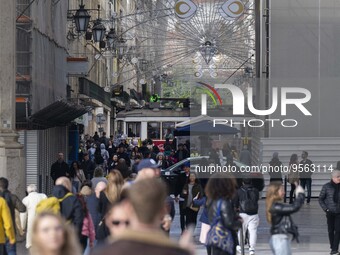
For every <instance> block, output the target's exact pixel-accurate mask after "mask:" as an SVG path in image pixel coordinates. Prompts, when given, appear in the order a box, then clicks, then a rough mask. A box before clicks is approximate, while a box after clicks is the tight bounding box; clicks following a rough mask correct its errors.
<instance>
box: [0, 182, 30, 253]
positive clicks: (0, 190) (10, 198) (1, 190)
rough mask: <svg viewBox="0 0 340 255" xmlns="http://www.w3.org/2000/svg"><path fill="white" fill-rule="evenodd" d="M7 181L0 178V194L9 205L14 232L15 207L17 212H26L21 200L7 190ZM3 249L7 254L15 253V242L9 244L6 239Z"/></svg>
mask: <svg viewBox="0 0 340 255" xmlns="http://www.w3.org/2000/svg"><path fill="white" fill-rule="evenodd" d="M8 186H9V182H8V180H7V179H6V178H4V177H1V178H0V196H1V197H3V198H4V199H5V201H6V203H7V205H8V207H9V210H10V213H11V217H12V225H13V226H14V232H16V227H15V226H16V224H15V209H16V210H18V211H19V212H21V213H23V212H26V206H25V205H24V204H23V203H22V202H21V200H20V199H19V198H18V197H17V196H16V195H14V194H12V193H11V192H10V191H9V190H8ZM5 249H6V251H7V254H16V244H10V243H9V240H6V244H5Z"/></svg>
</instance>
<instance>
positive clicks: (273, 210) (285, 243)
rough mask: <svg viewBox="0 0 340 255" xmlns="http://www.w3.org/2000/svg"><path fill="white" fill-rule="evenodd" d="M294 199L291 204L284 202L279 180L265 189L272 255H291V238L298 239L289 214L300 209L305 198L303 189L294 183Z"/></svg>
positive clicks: (283, 192)
mask: <svg viewBox="0 0 340 255" xmlns="http://www.w3.org/2000/svg"><path fill="white" fill-rule="evenodd" d="M295 186H296V189H295V195H296V199H295V200H294V202H293V204H289V205H288V204H284V203H283V198H284V196H285V191H284V187H283V185H282V184H281V183H280V182H276V183H275V182H273V183H271V184H270V185H269V187H268V189H267V196H266V216H267V221H268V223H269V224H270V225H271V228H270V234H271V238H270V247H271V249H272V251H273V254H274V255H291V254H292V250H291V240H292V239H293V240H294V239H295V240H296V241H297V242H298V241H299V239H298V237H299V233H298V228H297V226H296V225H295V224H294V222H293V219H292V217H291V215H292V214H293V213H295V212H297V211H299V210H300V208H301V206H302V205H303V202H304V200H305V191H304V189H303V188H302V187H301V186H299V185H298V183H297V182H296V183H295Z"/></svg>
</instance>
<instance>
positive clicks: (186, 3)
mask: <svg viewBox="0 0 340 255" xmlns="http://www.w3.org/2000/svg"><path fill="white" fill-rule="evenodd" d="M196 11H197V5H196V4H195V3H194V2H193V1H191V0H179V1H177V3H176V4H175V14H176V17H177V18H178V19H180V20H181V21H188V20H190V19H191V18H192V17H193V16H194V15H195V13H196Z"/></svg>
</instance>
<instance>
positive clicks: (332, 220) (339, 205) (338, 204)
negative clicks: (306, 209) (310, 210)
mask: <svg viewBox="0 0 340 255" xmlns="http://www.w3.org/2000/svg"><path fill="white" fill-rule="evenodd" d="M319 204H320V206H321V208H322V209H323V210H324V212H325V213H326V218H327V226H328V238H329V244H330V249H331V253H330V254H338V253H339V242H340V170H334V171H333V172H332V179H331V181H330V182H328V183H326V184H325V185H323V186H322V189H321V192H320V195H319Z"/></svg>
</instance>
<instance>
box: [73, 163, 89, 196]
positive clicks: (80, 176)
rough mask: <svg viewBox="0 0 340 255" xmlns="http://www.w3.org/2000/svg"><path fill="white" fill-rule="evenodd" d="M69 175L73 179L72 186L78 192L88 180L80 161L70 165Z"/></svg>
mask: <svg viewBox="0 0 340 255" xmlns="http://www.w3.org/2000/svg"><path fill="white" fill-rule="evenodd" d="M69 177H70V179H71V181H72V186H73V188H74V189H75V191H76V192H79V191H80V187H81V185H82V184H83V182H85V181H86V177H85V174H84V171H83V170H82V169H80V165H79V163H78V161H73V162H72V164H71V166H70V171H69Z"/></svg>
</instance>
